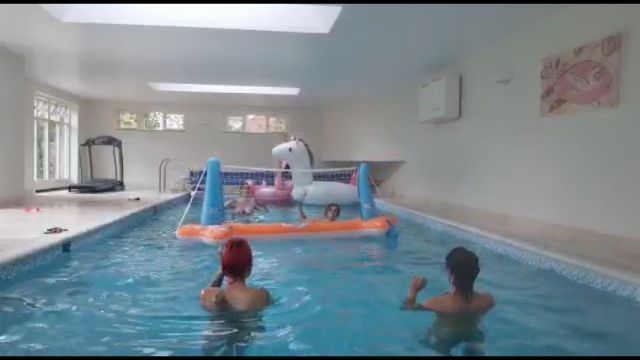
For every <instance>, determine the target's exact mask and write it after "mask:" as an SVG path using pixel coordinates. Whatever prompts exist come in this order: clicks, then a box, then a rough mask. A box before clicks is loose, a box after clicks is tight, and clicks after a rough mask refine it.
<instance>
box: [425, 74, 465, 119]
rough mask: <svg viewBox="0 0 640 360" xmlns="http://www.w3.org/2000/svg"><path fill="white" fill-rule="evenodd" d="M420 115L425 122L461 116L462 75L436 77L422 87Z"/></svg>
mask: <svg viewBox="0 0 640 360" xmlns="http://www.w3.org/2000/svg"><path fill="white" fill-rule="evenodd" d="M418 117H419V121H420V122H423V123H425V122H426V123H439V122H444V121H449V120H455V119H458V118H459V117H460V75H459V74H446V75H441V76H437V77H435V78H434V79H433V80H431V81H430V82H428V83H426V84H424V85H423V86H422V87H421V88H420V94H419V97H418Z"/></svg>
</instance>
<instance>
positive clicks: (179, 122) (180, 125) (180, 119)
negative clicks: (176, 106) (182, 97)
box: [165, 114, 184, 130]
mask: <svg viewBox="0 0 640 360" xmlns="http://www.w3.org/2000/svg"><path fill="white" fill-rule="evenodd" d="M165 120H166V122H167V129H170V130H182V129H184V115H182V114H167V116H166V118H165Z"/></svg>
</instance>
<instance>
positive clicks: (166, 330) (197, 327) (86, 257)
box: [0, 203, 640, 355]
mask: <svg viewBox="0 0 640 360" xmlns="http://www.w3.org/2000/svg"><path fill="white" fill-rule="evenodd" d="M198 209H199V204H198V203H196V204H195V205H194V207H193V211H191V212H190V214H189V216H188V217H187V222H196V221H197V220H198V215H199V214H198ZM183 210H184V206H179V207H176V208H175V209H169V210H166V211H163V212H160V213H158V214H156V215H154V217H153V218H151V219H149V220H146V221H144V222H143V223H141V224H140V225H139V226H136V227H134V228H132V229H130V230H128V231H126V232H125V233H122V234H120V235H118V236H115V237H110V238H105V239H100V240H96V241H87V242H85V243H79V244H74V245H73V247H72V251H71V252H70V253H66V254H63V256H62V257H59V258H58V259H56V260H54V261H52V262H50V263H47V264H45V265H42V266H40V267H37V268H36V269H34V270H32V271H29V272H26V273H23V274H20V275H18V276H17V277H15V278H13V279H11V280H5V281H3V282H0V355H43V354H48V355H78V354H92V355H127V354H133V355H213V354H231V355H232V354H237V355H241V354H245V355H430V354H436V353H435V352H434V351H433V350H431V349H430V348H429V347H427V346H425V345H424V338H425V333H426V331H427V329H428V327H429V326H430V325H431V324H432V322H433V314H431V313H427V312H403V311H400V309H399V305H400V303H401V301H402V299H403V298H404V296H405V294H406V290H407V286H408V283H409V279H410V277H411V276H412V275H422V276H425V277H427V278H428V281H429V282H428V285H427V289H426V290H425V291H423V293H422V294H421V295H420V296H419V299H422V298H424V296H425V294H427V295H435V294H439V293H442V292H443V291H446V290H447V289H448V283H447V276H446V274H445V272H444V270H443V259H444V256H445V255H446V253H447V252H448V251H449V250H450V249H451V248H452V247H454V246H457V245H463V246H466V247H468V248H470V249H472V250H473V251H475V252H476V253H477V254H478V256H479V258H480V262H481V272H480V275H479V279H478V281H477V285H476V288H477V290H479V291H490V292H492V293H493V294H494V296H495V298H496V301H497V305H496V307H495V309H494V310H493V311H492V312H490V313H489V314H488V315H487V316H486V318H485V319H484V321H483V323H482V325H481V329H482V331H483V332H484V334H485V336H486V343H485V347H484V349H485V352H486V353H487V354H488V355H573V354H577V355H637V354H640V349H639V347H638V345H637V341H635V340H636V338H637V333H638V330H639V329H640V304H639V303H638V302H636V301H634V300H632V299H628V298H624V297H619V296H617V295H614V294H611V293H607V292H604V291H601V290H598V289H595V288H592V287H589V286H587V285H581V284H578V283H576V282H573V281H571V280H569V279H567V278H565V277H562V276H560V275H558V274H557V273H555V272H553V271H551V270H543V269H538V268H534V267H532V266H529V265H523V264H521V263H519V262H517V261H515V260H513V259H511V258H509V257H507V256H505V255H501V254H498V253H496V252H493V251H491V250H489V249H487V248H482V247H480V245H478V244H476V243H471V242H468V241H465V240H463V239H460V238H457V237H456V236H454V235H452V234H449V233H445V232H442V231H438V230H434V229H430V228H426V227H425V226H423V225H420V224H417V223H414V222H410V221H408V220H406V219H402V218H401V219H400V223H399V225H398V230H399V233H400V237H399V243H398V246H397V248H395V249H390V248H387V247H386V246H385V241H384V239H380V238H370V239H350V240H329V241H324V240H323V241H319V240H316V241H314V240H296V241H279V242H265V243H259V242H255V243H253V244H252V247H253V249H254V257H255V259H254V270H253V274H252V276H251V278H250V284H252V285H255V286H262V287H266V288H268V289H269V290H270V291H271V293H272V295H273V296H274V297H275V299H276V303H275V304H274V305H272V306H270V307H269V308H267V309H265V310H264V311H262V312H255V313H244V314H242V313H241V314H224V313H223V314H210V313H208V312H206V311H205V310H203V309H202V308H201V307H200V305H199V303H198V292H199V290H200V289H201V288H202V287H203V286H205V285H206V284H207V283H208V281H209V280H210V279H211V277H212V276H213V272H214V271H215V270H216V269H217V268H218V259H217V257H216V249H215V248H213V247H210V246H206V245H203V244H189V243H182V242H180V241H179V240H177V239H176V238H175V236H174V229H175V226H176V224H177V222H178V221H179V219H180V216H181V215H182V211H183ZM320 211H321V209H320V208H309V209H307V212H308V213H309V214H310V215H313V214H319V213H320ZM296 216H297V213H296V211H295V209H294V208H272V211H271V212H270V213H269V214H267V215H265V216H262V217H257V218H256V219H253V220H259V221H275V220H277V221H294V220H295V219H296ZM353 216H357V211H356V209H355V208H351V209H343V214H342V216H341V217H345V218H346V217H353ZM461 351H462V350H461V349H460V348H459V347H456V348H454V349H453V351H452V353H453V354H454V355H458V354H460V353H461Z"/></svg>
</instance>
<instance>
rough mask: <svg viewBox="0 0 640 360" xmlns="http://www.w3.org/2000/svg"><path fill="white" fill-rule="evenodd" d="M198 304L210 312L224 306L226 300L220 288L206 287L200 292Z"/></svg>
mask: <svg viewBox="0 0 640 360" xmlns="http://www.w3.org/2000/svg"><path fill="white" fill-rule="evenodd" d="M200 303H201V304H202V305H203V306H204V307H206V308H207V309H210V310H211V309H215V308H219V307H221V306H223V305H225V303H226V299H225V297H224V293H223V291H222V289H221V288H217V287H208V288H206V289H202V291H200Z"/></svg>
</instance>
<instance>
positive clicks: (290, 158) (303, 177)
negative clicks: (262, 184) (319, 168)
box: [271, 137, 313, 187]
mask: <svg viewBox="0 0 640 360" xmlns="http://www.w3.org/2000/svg"><path fill="white" fill-rule="evenodd" d="M271 155H273V157H274V158H275V159H276V160H278V161H284V162H285V163H287V164H288V165H289V167H290V168H291V170H311V168H312V167H313V153H312V152H311V149H310V148H309V145H307V143H306V142H305V141H304V140H302V139H300V138H295V137H292V138H291V141H288V142H285V143H282V144H280V145H278V146H276V147H274V148H273V149H272V150H271ZM292 179H293V186H294V187H296V186H305V185H309V184H311V183H312V182H313V176H312V174H311V171H295V172H293V173H292Z"/></svg>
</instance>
